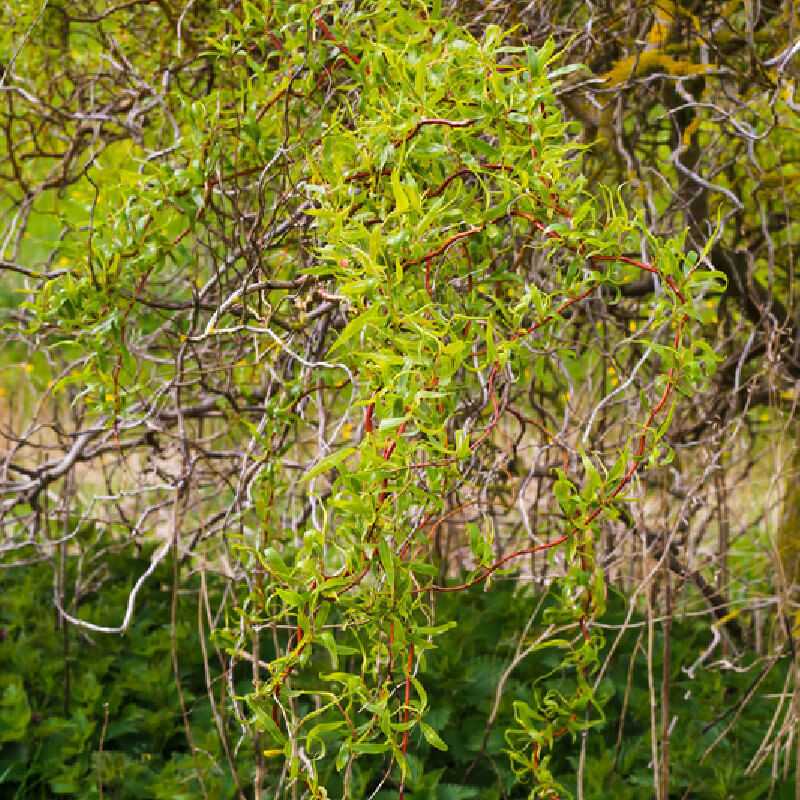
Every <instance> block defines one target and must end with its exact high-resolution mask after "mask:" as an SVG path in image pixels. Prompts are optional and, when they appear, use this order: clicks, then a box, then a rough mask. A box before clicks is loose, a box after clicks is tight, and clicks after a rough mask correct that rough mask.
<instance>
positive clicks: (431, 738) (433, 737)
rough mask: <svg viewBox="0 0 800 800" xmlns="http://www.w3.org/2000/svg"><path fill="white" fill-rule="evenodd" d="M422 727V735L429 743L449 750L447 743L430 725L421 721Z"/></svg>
mask: <svg viewBox="0 0 800 800" xmlns="http://www.w3.org/2000/svg"><path fill="white" fill-rule="evenodd" d="M420 727H421V728H422V735H423V736H424V737H425V740H426V741H427V742H428V744H429V745H431V746H432V747H435V748H436V749H437V750H447V745H446V744H445V743H444V741H442V738H441V737H440V736H439V734H438V733H436V731H435V730H434V729H433V728H432V727H431V726H430V725H428V724H427V723H426V722H420Z"/></svg>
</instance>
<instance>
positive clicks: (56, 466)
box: [0, 0, 724, 797]
mask: <svg viewBox="0 0 800 800" xmlns="http://www.w3.org/2000/svg"><path fill="white" fill-rule="evenodd" d="M437 6H438V4H436V3H431V4H426V3H422V2H419V3H412V4H404V5H403V6H398V4H396V3H391V2H386V0H372V1H371V2H367V3H358V4H352V5H342V4H339V3H323V4H321V5H317V4H314V3H308V2H301V3H288V2H287V3H285V2H277V3H269V4H262V3H247V2H246V3H243V4H238V3H237V4H233V5H232V6H231V7H226V6H224V4H216V3H208V2H198V3H189V4H188V5H187V6H185V7H184V8H183V9H182V10H181V11H180V12H178V11H177V10H173V9H172V6H171V5H170V4H169V3H163V2H158V3H122V4H119V5H117V6H110V7H108V8H106V9H105V10H102V11H96V10H93V7H92V6H91V5H90V4H83V3H77V4H69V5H60V4H57V3H51V4H48V5H45V6H43V7H42V8H39V7H38V6H34V5H33V4H28V3H23V4H20V6H19V7H17V8H14V9H7V10H6V11H5V12H4V13H5V14H6V17H7V18H9V21H10V22H11V24H10V25H6V26H5V27H4V33H3V34H2V35H3V37H4V38H5V41H4V48H5V49H6V50H7V51H8V52H9V53H10V55H9V57H7V58H6V59H5V61H6V68H5V71H4V74H3V84H4V87H3V88H4V94H5V97H6V104H5V108H4V109H3V111H2V126H0V127H2V130H3V135H4V137H5V141H4V145H3V156H4V164H3V174H2V181H3V188H4V192H5V193H4V200H3V203H4V208H3V211H4V215H5V216H4V224H5V237H4V247H5V251H4V253H3V254H2V255H3V262H2V264H3V269H4V270H5V271H6V272H8V273H9V274H12V273H13V274H15V275H16V278H15V279H14V281H15V282H13V283H11V284H10V286H11V289H12V290H13V293H14V294H13V297H15V298H18V299H19V301H20V302H13V304H12V303H11V301H10V300H9V301H8V305H10V306H12V307H11V308H10V309H9V310H8V312H7V313H6V318H5V325H4V329H5V332H6V335H7V337H8V342H9V344H8V350H7V352H8V354H9V359H10V360H11V361H12V363H13V364H15V365H16V366H17V367H18V369H17V371H16V372H15V375H17V376H18V377H17V378H16V379H15V380H16V383H15V385H14V389H15V391H17V392H19V394H20V396H21V397H22V403H21V404H19V405H18V406H17V408H16V410H15V415H14V422H15V425H16V426H17V427H16V429H15V430H14V431H13V432H11V433H9V434H7V436H8V439H9V442H11V443H12V444H11V445H10V446H9V448H8V452H7V455H6V459H5V463H4V478H3V483H2V484H0V486H2V491H3V495H4V498H5V499H4V504H3V524H4V531H5V542H4V552H5V553H6V554H9V553H11V554H13V555H11V556H10V557H9V556H8V555H6V558H11V559H14V560H16V561H19V560H20V559H26V558H29V559H36V558H43V557H46V558H53V559H54V563H56V565H57V563H58V561H59V559H61V560H62V561H63V559H65V558H69V557H70V554H71V553H77V552H80V553H81V555H82V557H84V558H89V559H95V560H96V559H101V558H102V552H103V551H102V550H100V549H99V548H100V546H101V545H100V543H101V542H102V546H103V547H108V546H111V547H115V548H116V547H121V546H134V545H137V544H138V543H140V542H142V541H146V540H148V539H149V540H153V539H155V540H156V541H158V542H159V546H158V547H157V549H156V550H155V552H154V555H153V561H152V564H151V567H150V569H148V570H147V571H146V572H145V573H144V574H143V576H142V580H140V581H139V582H138V583H137V584H136V585H135V587H134V589H133V592H132V595H131V598H130V604H129V614H127V615H126V616H125V618H124V619H123V620H121V621H120V624H119V625H118V626H117V627H115V626H108V625H101V624H98V622H97V621H96V620H93V619H87V618H85V617H84V616H82V615H81V610H80V608H78V607H77V602H76V601H75V595H76V593H75V592H72V591H70V588H69V587H65V586H63V585H61V584H59V583H58V581H57V591H56V604H57V607H58V613H59V615H60V618H61V619H62V621H63V624H64V625H65V626H67V628H69V626H73V627H78V628H84V629H87V628H88V629H89V630H92V631H95V632H97V633H108V634H114V633H120V632H124V631H125V630H126V628H127V626H128V625H129V623H130V619H131V618H132V615H134V614H135V613H136V612H135V600H136V592H137V591H138V590H139V588H140V587H141V585H142V582H143V581H144V580H147V578H148V577H149V576H150V574H151V573H152V571H153V570H154V569H155V566H156V565H157V564H158V563H159V562H160V561H161V560H163V559H165V558H167V557H169V558H170V559H171V560H172V564H173V603H172V609H173V620H174V619H175V609H176V607H177V604H178V602H179V595H180V589H181V585H182V583H181V582H182V576H183V575H184V574H186V572H187V571H190V570H194V569H203V570H215V571H219V572H221V573H223V574H225V575H227V576H228V578H229V579H230V582H231V591H230V592H229V594H228V595H226V598H227V600H228V605H227V607H226V608H225V609H221V610H220V611H222V610H224V611H225V616H224V619H226V620H227V622H226V623H225V624H223V623H221V622H220V629H219V630H218V631H217V639H216V642H217V645H218V647H219V649H220V653H221V654H224V663H225V665H226V669H225V674H226V675H227V676H228V678H229V679H230V680H231V684H232V682H233V677H232V676H233V674H234V671H235V667H236V665H237V664H241V663H242V662H249V663H250V665H251V669H252V680H251V682H250V688H249V689H248V691H247V692H246V696H245V697H242V696H241V693H240V692H238V691H236V690H235V689H234V687H233V684H232V689H234V690H233V691H232V692H231V695H232V697H233V703H234V708H235V711H236V714H237V719H238V722H239V724H240V725H241V726H242V729H243V730H244V731H245V733H246V735H247V736H248V737H250V738H251V740H252V741H253V742H254V744H255V752H256V762H257V763H256V777H255V785H256V792H257V793H259V792H261V791H267V792H268V793H269V795H268V796H283V795H284V793H285V792H294V793H295V794H294V795H292V796H304V797H326V796H329V795H328V792H329V791H330V792H334V793H337V794H342V795H343V796H347V797H363V796H367V794H368V792H370V791H377V788H376V787H373V786H370V785H367V783H366V780H367V779H366V777H365V775H366V772H364V771H362V769H361V765H362V764H364V763H370V764H374V763H375V761H376V760H377V761H378V762H379V763H381V764H383V765H384V770H385V771H384V777H383V780H382V781H381V784H382V785H383V784H385V785H386V786H394V787H395V790H396V791H397V792H398V794H399V796H400V797H402V796H403V794H404V785H405V780H406V772H407V766H408V758H409V751H410V749H413V747H414V743H415V742H417V741H421V739H420V734H421V737H422V739H424V740H427V742H428V743H429V744H430V745H432V746H433V747H444V746H445V745H444V743H443V742H442V740H441V739H440V737H439V735H438V733H437V731H436V729H435V728H434V727H433V726H432V725H430V724H429V723H427V722H426V711H427V710H428V709H429V707H430V706H431V705H435V703H436V698H429V697H427V696H426V692H425V677H424V666H425V658H426V653H427V652H428V651H429V650H430V649H431V648H433V647H435V646H436V639H437V636H438V635H439V634H440V633H441V632H442V631H444V630H446V629H447V628H448V627H451V626H453V625H456V626H457V625H458V622H459V620H458V617H457V616H456V617H455V618H453V619H443V618H441V617H440V616H437V614H436V597H437V595H438V594H440V593H443V592H459V591H464V590H466V589H468V588H470V587H472V586H477V585H481V584H482V585H484V586H485V587H486V588H487V591H490V585H491V582H492V580H494V579H496V578H497V577H498V576H500V575H502V574H508V573H509V572H511V573H513V574H520V576H521V577H525V576H528V577H536V579H537V580H539V581H541V582H542V583H543V584H544V585H546V586H547V587H548V588H549V591H550V592H551V594H552V597H553V602H552V603H551V604H549V605H548V606H547V609H546V612H542V613H543V616H542V618H541V619H537V622H536V628H535V635H534V631H533V630H532V628H531V624H530V621H529V623H528V624H527V625H526V624H525V621H524V620H520V634H519V635H520V637H521V641H524V642H526V643H527V646H528V651H527V652H529V653H534V652H536V651H537V649H540V648H544V647H547V648H551V649H552V648H555V649H556V650H557V651H558V653H559V659H558V667H557V668H556V670H555V673H554V674H555V675H557V677H558V682H557V686H556V684H555V683H552V684H550V683H548V682H547V681H544V682H543V683H542V684H541V685H538V686H532V687H530V695H529V697H528V699H527V700H525V701H522V700H520V701H518V702H516V703H515V718H516V725H515V726H514V727H513V728H511V729H509V730H508V731H507V732H506V742H507V750H508V753H509V755H510V758H511V759H512V763H513V765H514V769H515V772H516V775H517V777H518V778H519V780H520V781H528V780H530V781H531V784H530V785H531V788H530V792H531V796H532V797H555V796H557V795H558V793H559V792H560V791H562V790H561V789H560V788H559V784H560V780H561V779H560V778H559V776H557V775H553V774H552V773H551V770H550V768H549V759H550V755H549V754H550V750H551V749H552V747H554V745H555V743H556V742H559V743H560V742H567V743H568V744H567V745H566V746H569V747H574V746H575V745H574V744H569V742H571V741H574V736H575V735H576V734H578V733H579V732H581V731H583V730H586V729H588V728H590V727H592V726H593V725H595V724H597V723H598V722H599V721H600V720H601V719H602V703H601V700H600V698H598V697H597V695H596V689H597V685H598V682H599V679H600V677H601V676H602V670H601V669H600V667H601V665H600V660H599V655H598V654H599V650H600V647H601V645H602V641H603V637H602V636H601V634H600V630H599V629H598V628H597V627H596V626H595V625H594V622H595V620H596V618H597V616H598V615H599V614H601V613H602V610H603V607H604V598H605V581H604V577H605V570H604V568H603V565H602V564H599V563H598V552H603V553H606V554H607V553H608V552H610V551H611V550H613V548H614V547H615V546H616V544H615V542H616V541H617V539H616V537H618V536H619V537H623V535H624V532H625V531H626V530H629V529H630V526H631V524H632V516H631V512H630V511H629V510H628V509H627V504H628V502H629V500H630V496H631V494H632V493H633V492H634V490H636V488H637V487H638V485H639V481H640V480H641V478H642V476H643V475H644V474H645V473H646V472H647V470H648V469H649V468H651V467H660V466H663V465H665V464H667V463H668V462H669V460H670V459H671V457H672V451H671V449H670V448H669V447H667V446H665V445H664V443H663V437H664V434H665V432H666V430H667V428H668V426H669V423H670V419H671V416H672V413H673V409H674V408H675V404H676V402H677V401H678V398H680V397H682V396H683V397H691V396H692V395H694V393H695V392H697V391H698V390H699V387H700V386H701V385H702V384H703V382H704V380H705V378H706V376H707V374H708V373H709V372H710V371H711V370H712V368H713V364H714V361H715V357H714V355H713V353H712V351H711V350H710V348H709V347H708V345H707V344H705V343H704V341H703V339H701V338H697V337H696V336H695V332H696V329H697V327H698V324H699V322H701V321H702V319H703V315H704V314H706V309H705V306H704V305H703V303H702V302H701V300H700V298H702V297H703V296H704V295H705V294H706V293H709V292H711V293H714V292H716V291H718V290H719V289H720V288H721V287H722V285H723V282H724V281H723V279H722V276H721V274H720V273H719V272H715V271H714V270H713V269H712V268H711V267H710V265H709V262H708V258H707V256H708V252H707V251H708V248H706V249H705V250H703V249H702V248H700V247H696V248H694V249H692V248H691V246H690V245H688V244H687V242H686V240H685V235H684V234H683V232H681V231H679V232H677V233H676V234H675V235H673V236H670V237H658V236H655V235H654V234H653V231H652V230H651V226H650V225H649V224H648V221H647V219H646V215H645V214H643V213H640V212H636V211H635V210H631V208H630V206H629V205H628V204H626V202H625V201H624V200H623V196H622V194H621V193H620V192H619V191H618V190H617V187H616V186H613V185H612V186H611V188H608V189H606V188H603V187H602V186H601V185H600V184H598V183H597V182H596V181H594V180H587V177H586V171H585V169H584V162H583V160H582V152H583V150H584V144H583V143H582V142H581V141H580V140H579V138H578V137H579V134H580V131H581V128H580V127H576V126H575V125H573V124H570V123H569V122H567V121H566V120H565V118H564V115H563V112H562V110H561V108H560V106H559V103H558V102H557V93H558V92H559V91H563V87H564V86H565V85H567V84H566V83H565V81H570V82H571V81H573V80H574V78H575V74H576V73H575V68H574V67H572V66H559V61H558V60H557V58H556V52H555V46H554V44H553V43H552V42H550V41H548V42H544V43H542V44H541V46H539V47H531V46H526V45H524V44H514V43H512V40H511V39H510V38H509V37H508V35H507V34H506V33H505V32H504V31H503V30H502V29H501V28H500V27H498V26H495V25H489V26H487V27H485V29H483V30H482V31H481V32H480V34H479V35H473V34H472V33H470V32H469V31H468V30H467V29H466V28H464V27H462V26H460V25H458V24H456V23H455V22H454V21H452V20H450V19H447V18H445V17H443V16H442V14H441V11H440V9H439V8H438V7H437ZM643 281H644V282H646V283H647V285H648V286H650V287H653V288H654V291H652V292H651V293H649V294H648V295H647V298H646V300H645V301H644V302H641V301H638V300H637V301H636V304H635V305H633V304H632V302H631V301H630V299H629V298H628V295H630V294H631V293H632V292H633V291H635V290H636V287H639V286H640V285H641V284H642V282H643ZM609 342H613V356H612V357H611V358H609V353H610V352H612V350H611V349H610V348H609V346H608V343H609ZM87 530H88V531H90V532H91V535H88V534H87ZM98 532H102V534H103V536H102V538H101V537H100V536H96V534H97V533H98ZM93 537H94V538H93ZM620 540H622V539H621V538H620ZM109 541H110V542H111V544H110V545H109V544H108V543H109ZM601 544H602V547H601ZM57 574H58V572H57ZM94 588H95V590H101V589H102V587H101V586H95V587H94ZM532 611H533V609H532ZM216 618H217V619H218V620H221V619H223V616H222V615H221V613H220V614H218V615H217V617H216ZM173 662H174V672H175V677H176V681H178V683H180V665H179V663H178V658H177V654H175V653H173ZM239 672H240V671H239ZM220 727H221V728H222V726H220ZM187 732H188V733H190V730H189V726H188V725H187ZM220 732H221V734H222V735H223V736H224V735H226V732H225V731H224V730H221V731H220ZM568 734H570V735H571V736H568ZM192 746H193V747H194V745H192ZM270 757H271V758H270ZM274 764H278V766H277V767H273V766H270V765H274Z"/></svg>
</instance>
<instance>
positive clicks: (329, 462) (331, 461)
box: [303, 447, 358, 481]
mask: <svg viewBox="0 0 800 800" xmlns="http://www.w3.org/2000/svg"><path fill="white" fill-rule="evenodd" d="M357 449H358V448H357V447H343V448H342V449H341V450H337V451H336V452H335V453H331V454H330V455H329V456H327V457H326V458H323V459H322V461H319V462H317V464H316V465H315V466H314V467H313V468H312V469H310V470H309V471H308V472H307V473H306V474H305V475H304V476H303V481H310V480H311V479H312V478H316V477H317V475H321V474H322V473H323V472H327V471H328V470H329V469H333V468H334V467H337V466H339V464H341V463H342V462H343V461H344V460H345V459H347V458H348V457H349V456H351V455H353V453H355V452H356V450H357Z"/></svg>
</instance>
